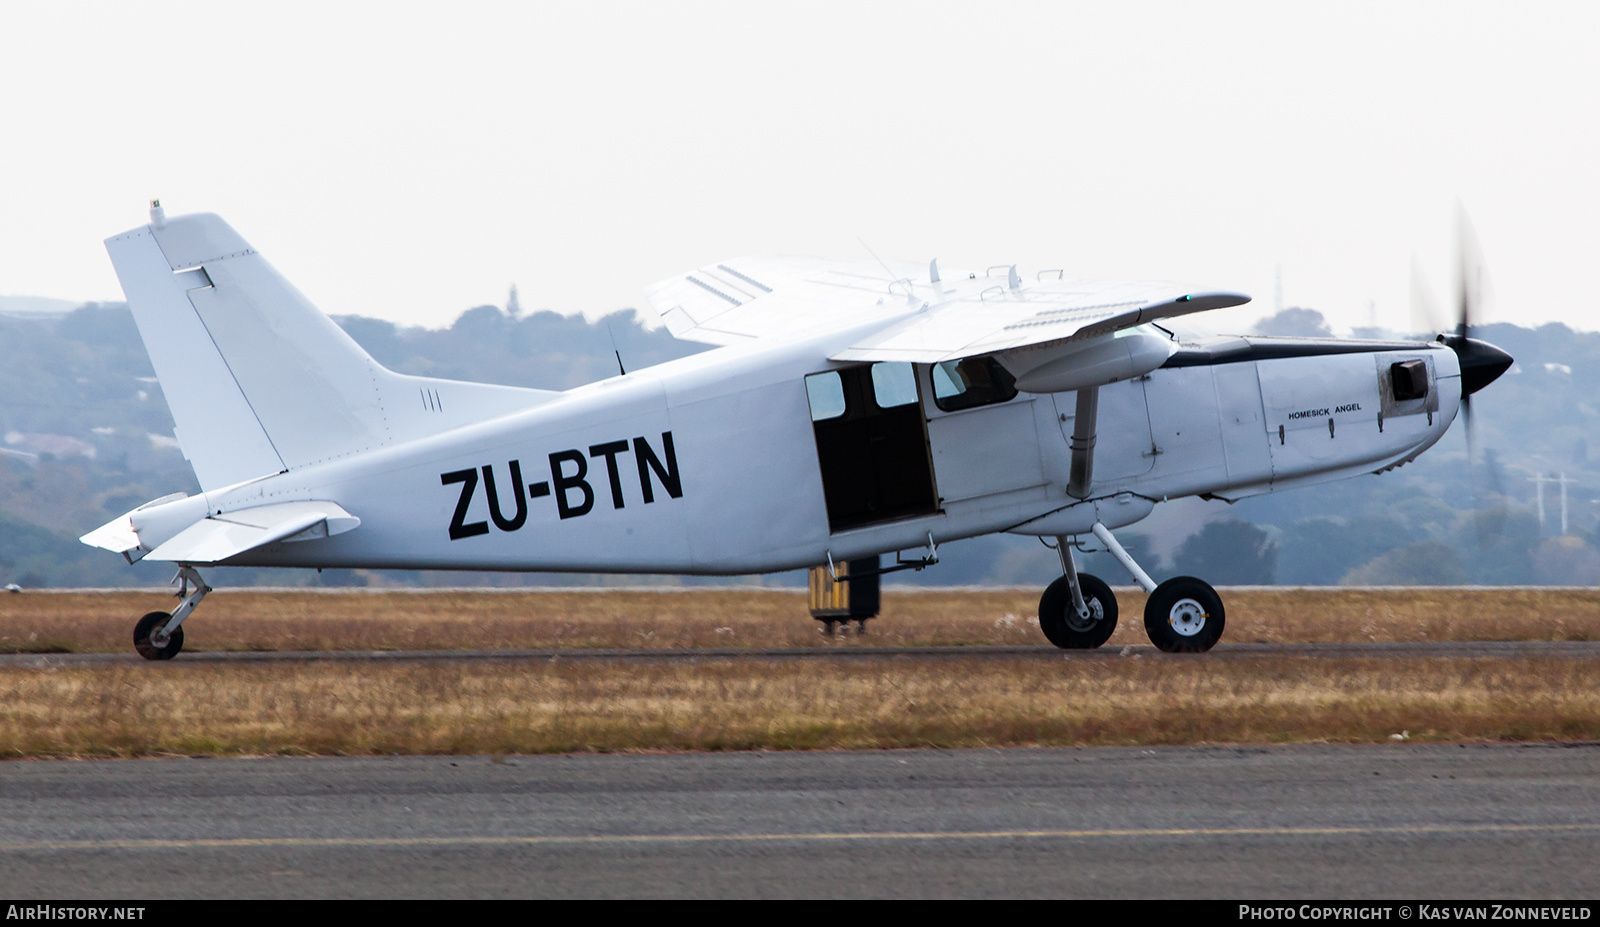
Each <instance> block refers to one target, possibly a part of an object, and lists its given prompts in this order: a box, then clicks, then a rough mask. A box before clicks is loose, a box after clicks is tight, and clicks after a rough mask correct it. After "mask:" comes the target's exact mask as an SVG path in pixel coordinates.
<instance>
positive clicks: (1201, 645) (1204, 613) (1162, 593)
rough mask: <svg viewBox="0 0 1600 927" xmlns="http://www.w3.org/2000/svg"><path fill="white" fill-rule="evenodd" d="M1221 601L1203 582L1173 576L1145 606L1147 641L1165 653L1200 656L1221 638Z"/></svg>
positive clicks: (1187, 577) (1189, 577)
mask: <svg viewBox="0 0 1600 927" xmlns="http://www.w3.org/2000/svg"><path fill="white" fill-rule="evenodd" d="M1224 617H1225V616H1224V614H1223V610H1222V598H1221V597H1220V596H1218V595H1217V591H1216V590H1215V589H1212V588H1211V585H1210V584H1209V583H1207V582H1205V581H1204V580H1199V579H1195V578H1194V577H1193V576H1175V577H1173V578H1172V579H1169V580H1167V581H1166V582H1164V583H1162V584H1161V585H1159V586H1157V587H1156V588H1155V591H1154V592H1152V593H1150V598H1149V599H1148V600H1147V601H1146V602H1145V606H1144V630H1145V633H1146V634H1148V635H1150V642H1151V643H1152V644H1155V645H1156V646H1157V647H1159V648H1160V649H1162V650H1165V651H1166V652H1168V653H1201V652H1203V651H1206V650H1210V649H1211V647H1212V645H1214V644H1215V643H1216V642H1217V640H1218V639H1220V638H1221V637H1222V627H1223V620H1224Z"/></svg>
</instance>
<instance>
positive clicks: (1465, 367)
mask: <svg viewBox="0 0 1600 927" xmlns="http://www.w3.org/2000/svg"><path fill="white" fill-rule="evenodd" d="M1456 231H1457V247H1458V251H1457V256H1456V271H1457V279H1456V293H1457V303H1456V305H1457V314H1456V326H1455V334H1450V333H1449V332H1444V333H1441V334H1440V335H1439V336H1438V339H1437V340H1438V341H1439V343H1440V344H1444V345H1447V346H1448V347H1449V348H1450V349H1451V350H1452V351H1455V352H1456V358H1457V360H1458V361H1459V363H1460V365H1461V419H1462V423H1463V426H1464V427H1465V429H1466V439H1467V466H1468V467H1471V466H1472V459H1473V458H1474V457H1475V456H1477V455H1476V449H1475V441H1474V440H1473V426H1472V394H1473V393H1476V392H1477V391H1478V390H1480V389H1483V388H1484V387H1485V386H1488V385H1489V384H1490V383H1493V382H1494V381H1495V380H1497V379H1499V377H1500V375H1501V374H1503V373H1505V372H1506V371H1507V370H1509V369H1510V368H1511V364H1512V357H1511V355H1509V354H1507V353H1506V352H1504V351H1502V350H1500V349H1499V348H1497V347H1495V346H1494V345H1492V344H1490V343H1488V342H1487V341H1479V340H1477V339H1475V338H1473V337H1471V333H1472V320H1473V319H1474V318H1476V317H1481V314H1482V311H1483V303H1484V298H1483V297H1484V293H1483V290H1484V282H1483V276H1484V275H1483V255H1482V252H1481V251H1480V250H1479V247H1478V239H1477V235H1476V234H1474V233H1473V231H1472V223H1471V222H1470V221H1469V220H1468V219H1467V214H1466V211H1465V210H1463V209H1461V208H1459V206H1458V208H1457V211H1456ZM1411 293H1412V318H1413V321H1414V322H1415V321H1417V320H1418V316H1419V310H1420V315H1421V316H1422V318H1423V319H1425V320H1427V321H1428V322H1431V323H1433V324H1428V325H1427V326H1426V327H1427V328H1433V329H1438V328H1440V327H1442V326H1439V325H1438V324H1437V320H1438V317H1437V313H1436V312H1434V311H1431V310H1432V309H1433V302H1432V299H1431V297H1430V295H1429V293H1428V290H1427V285H1426V284H1425V283H1423V282H1422V273H1421V269H1420V267H1418V265H1417V263H1416V261H1415V260H1413V261H1412V290H1411ZM1473 509H1474V510H1475V511H1476V510H1477V504H1476V502H1474V504H1473ZM1479 543H1480V544H1482V543H1483V537H1482V532H1481V531H1480V536H1479Z"/></svg>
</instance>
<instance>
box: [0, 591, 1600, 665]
mask: <svg viewBox="0 0 1600 927" xmlns="http://www.w3.org/2000/svg"><path fill="white" fill-rule="evenodd" d="M1222 594H1223V601H1224V603H1225V604H1226V606H1227V610H1228V611H1227V628H1228V629H1227V633H1226V636H1225V637H1224V638H1223V639H1224V641H1228V642H1234V643H1243V642H1267V643H1280V642H1352V641H1506V640H1543V641H1581V640H1600V589H1474V588H1471V587H1460V588H1447V589H1439V588H1426V589H1383V590H1364V589H1270V588H1251V589H1224V590H1223V593H1222ZM1117 599H1118V605H1119V610H1120V612H1121V618H1120V621H1119V625H1118V628H1117V632H1116V634H1115V635H1114V636H1113V637H1112V638H1111V641H1110V643H1109V644H1108V645H1107V646H1112V647H1120V646H1122V645H1127V644H1134V645H1142V644H1147V643H1149V641H1148V639H1147V638H1146V637H1145V634H1144V625H1143V619H1142V617H1141V616H1142V615H1143V612H1144V600H1145V596H1144V593H1143V592H1142V591H1140V590H1138V589H1136V588H1132V589H1119V590H1117ZM1038 601H1039V593H1038V591H1037V590H960V589H957V590H933V591H892V592H887V593H885V595H884V597H883V614H882V616H881V617H879V618H876V619H874V620H872V621H870V622H868V624H867V632H868V633H867V636H866V637H865V638H864V639H860V640H856V639H854V638H849V637H846V638H841V639H840V640H839V641H838V645H842V646H850V645H852V644H857V643H859V644H867V645H874V646H932V645H949V646H959V645H971V644H1026V643H1038V644H1041V645H1042V644H1044V643H1045V641H1044V636H1043V635H1042V634H1041V633H1040V632H1039V626H1038V619H1037V614H1038V611H1037V610H1038ZM173 604H175V603H174V600H173V599H172V597H171V596H168V595H163V594H161V593H159V592H105V593H101V592H88V593H81V592H61V593H22V594H15V595H4V594H0V652H10V653H18V652H32V653H89V652H97V651H98V652H117V653H120V652H126V651H127V650H129V648H130V647H131V636H132V633H133V623H134V621H135V620H137V619H138V617H139V616H140V615H142V614H144V613H145V612H147V611H150V610H153V609H167V608H171V607H172V605H173ZM819 628H820V623H819V622H817V621H814V620H812V619H811V618H810V617H809V615H808V614H807V611H806V600H805V596H804V594H803V593H800V592H788V591H774V590H765V589H692V590H685V591H676V590H674V591H660V592H653V591H652V592H616V591H606V590H581V591H537V592H520V591H515V592H495V591H469V592H345V593H327V592H303V591H284V592H277V591H265V592H262V591H222V592H217V593H213V594H212V595H211V596H209V597H207V598H206V600H205V602H204V603H203V604H202V605H201V606H200V609H199V610H198V611H197V612H196V613H195V615H194V617H192V618H191V619H190V620H189V621H188V622H186V623H185V624H184V633H185V634H186V635H187V637H186V640H185V643H184V648H185V649H186V650H189V651H205V650H212V651H218V650H221V651H228V650H235V651H236V650H457V649H534V648H549V647H561V648H564V647H591V648H592V647H608V648H609V647H667V648H697V647H806V646H816V645H817V644H818V643H819V634H818V630H819Z"/></svg>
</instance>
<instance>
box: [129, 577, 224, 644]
mask: <svg viewBox="0 0 1600 927" xmlns="http://www.w3.org/2000/svg"><path fill="white" fill-rule="evenodd" d="M172 579H173V581H174V582H176V583H178V584H179V585H178V598H179V599H181V600H182V601H180V602H179V603H178V607H177V608H174V609H173V610H172V611H171V612H149V613H148V614H146V615H145V616H144V617H143V618H140V619H139V623H138V624H136V625H134V626H133V649H134V650H137V651H138V652H139V656H141V657H144V658H145V659H146V660H170V659H172V658H173V657H175V656H177V655H178V651H180V650H182V649H183V629H182V628H181V627H179V625H181V624H183V622H184V619H186V618H188V617H189V615H190V614H192V613H193V612H194V608H195V606H196V605H199V604H200V600H201V599H203V598H205V597H206V593H208V592H210V591H211V587H210V586H207V585H206V583H205V580H203V579H201V578H200V574H199V573H198V572H196V571H195V569H194V567H191V566H187V565H184V566H179V567H178V575H177V576H174V577H173V578H172ZM191 585H192V586H193V587H194V589H193V590H191V589H190V588H189V587H190V586H191Z"/></svg>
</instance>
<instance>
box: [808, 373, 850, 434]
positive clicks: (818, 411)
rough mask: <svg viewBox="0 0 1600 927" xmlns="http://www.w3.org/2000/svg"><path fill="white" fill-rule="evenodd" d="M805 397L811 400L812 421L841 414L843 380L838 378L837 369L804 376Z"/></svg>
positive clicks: (842, 412)
mask: <svg viewBox="0 0 1600 927" xmlns="http://www.w3.org/2000/svg"><path fill="white" fill-rule="evenodd" d="M806 397H807V398H808V399H810V400H811V420H812V421H813V422H820V421H824V420H825V419H830V418H838V417H839V416H841V415H843V414H844V410H845V403H844V381H843V380H841V379H839V371H837V370H828V371H824V372H822V373H813V374H811V375H810V376H808V377H806Z"/></svg>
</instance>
